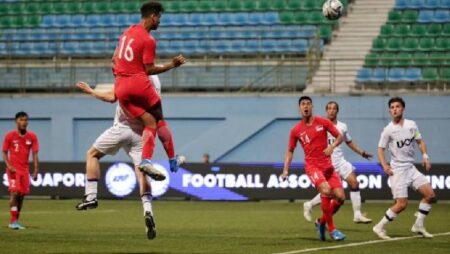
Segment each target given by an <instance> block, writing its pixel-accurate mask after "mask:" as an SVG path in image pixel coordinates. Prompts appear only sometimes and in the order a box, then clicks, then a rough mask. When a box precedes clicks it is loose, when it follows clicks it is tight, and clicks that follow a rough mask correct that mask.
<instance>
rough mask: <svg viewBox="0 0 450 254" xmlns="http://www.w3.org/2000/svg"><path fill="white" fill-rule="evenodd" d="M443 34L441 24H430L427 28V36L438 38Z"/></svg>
mask: <svg viewBox="0 0 450 254" xmlns="http://www.w3.org/2000/svg"><path fill="white" fill-rule="evenodd" d="M441 33H442V28H441V25H440V24H430V25H428V27H427V36H430V37H437V36H440V35H441Z"/></svg>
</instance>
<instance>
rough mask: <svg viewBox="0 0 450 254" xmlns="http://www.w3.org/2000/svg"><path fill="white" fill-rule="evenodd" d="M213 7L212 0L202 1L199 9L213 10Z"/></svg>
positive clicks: (201, 10) (204, 10)
mask: <svg viewBox="0 0 450 254" xmlns="http://www.w3.org/2000/svg"><path fill="white" fill-rule="evenodd" d="M212 9H213V7H212V3H211V1H201V2H200V4H199V5H198V11H200V12H211V11H212Z"/></svg>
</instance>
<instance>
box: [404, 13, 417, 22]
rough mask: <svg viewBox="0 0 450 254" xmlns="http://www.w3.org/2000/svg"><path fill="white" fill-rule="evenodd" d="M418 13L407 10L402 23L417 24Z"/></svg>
mask: <svg viewBox="0 0 450 254" xmlns="http://www.w3.org/2000/svg"><path fill="white" fill-rule="evenodd" d="M417 16H418V15H417V11H413V10H406V11H404V12H403V14H402V20H401V21H402V22H403V23H416V21H417Z"/></svg>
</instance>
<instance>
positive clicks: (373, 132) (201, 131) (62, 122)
mask: <svg viewBox="0 0 450 254" xmlns="http://www.w3.org/2000/svg"><path fill="white" fill-rule="evenodd" d="M298 97H299V94H298V95H294V96H227V95H223V96H165V97H164V98H163V104H164V111H165V116H166V118H167V119H168V122H169V124H170V127H171V129H172V132H173V135H174V138H175V145H176V147H177V151H178V153H181V154H185V155H186V156H187V158H188V160H189V161H192V162H198V161H200V160H201V157H202V154H203V153H205V152H208V153H209V154H210V155H211V160H212V161H219V162H279V161H282V160H283V157H284V152H285V149H286V145H287V139H288V134H289V131H290V129H291V127H292V126H293V125H294V124H295V123H296V121H298V119H299V114H298V109H297V100H298ZM313 99H314V105H315V113H316V114H324V107H325V104H326V103H327V102H328V101H329V100H336V101H337V102H338V103H339V104H340V109H341V113H340V114H339V119H340V120H341V121H344V122H346V123H347V124H348V126H349V130H350V134H351V135H352V136H353V138H354V140H355V141H356V142H357V143H358V144H359V145H360V146H361V147H362V148H364V149H366V150H367V151H369V152H372V153H375V152H376V148H377V143H378V139H379V136H380V133H381V131H382V129H383V127H384V126H385V125H386V124H387V123H388V122H389V120H390V118H389V114H388V111H387V101H388V99H389V97H381V96H365V97H351V96H346V97H314V98H313ZM405 100H406V104H407V111H406V116H407V118H410V119H413V120H415V121H416V122H417V124H418V125H419V128H420V130H421V132H422V135H423V136H424V138H425V140H426V142H427V145H428V147H429V154H430V157H431V159H432V162H436V163H437V162H439V163H450V153H449V151H448V146H447V143H449V142H450V132H449V131H447V130H448V129H450V111H449V109H450V97H446V96H408V97H405ZM114 109H115V106H114V105H111V104H107V103H103V102H99V101H96V100H94V99H92V98H90V97H85V96H67V97H61V96H58V97H57V96H39V97H37V96H31V97H1V98H0V139H1V140H3V137H4V133H5V132H6V131H7V130H9V129H12V128H14V121H13V117H14V114H15V113H16V112H17V111H19V110H24V111H26V112H28V113H29V114H30V116H31V122H30V126H29V127H30V129H32V130H34V131H35V132H37V134H38V136H39V138H40V143H41V152H40V157H41V160H43V161H83V160H84V154H85V151H86V150H87V149H88V148H89V147H90V145H91V144H92V143H93V142H94V140H95V138H96V137H97V136H98V135H99V134H101V133H102V131H103V130H104V129H106V128H108V127H109V126H111V124H112V120H113V116H114ZM157 143H158V145H157V151H156V153H155V159H164V158H165V153H164V150H163V149H162V147H161V145H160V144H159V142H157ZM346 157H347V158H348V159H349V160H350V161H355V162H356V161H363V159H362V158H360V157H359V156H358V155H356V154H354V153H352V152H351V151H349V150H348V149H346ZM115 160H127V157H126V155H125V154H124V153H123V152H120V153H119V154H118V155H117V156H115V157H107V158H105V161H115ZM295 160H303V153H302V151H301V149H298V151H297V153H296V157H295Z"/></svg>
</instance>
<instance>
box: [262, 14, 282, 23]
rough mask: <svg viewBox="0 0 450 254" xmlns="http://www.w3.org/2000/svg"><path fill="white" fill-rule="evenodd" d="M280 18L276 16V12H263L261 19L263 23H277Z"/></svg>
mask: <svg viewBox="0 0 450 254" xmlns="http://www.w3.org/2000/svg"><path fill="white" fill-rule="evenodd" d="M279 21H280V18H279V17H278V12H265V13H264V18H263V19H262V23H261V24H263V25H276V24H279V23H280V22H279Z"/></svg>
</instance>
